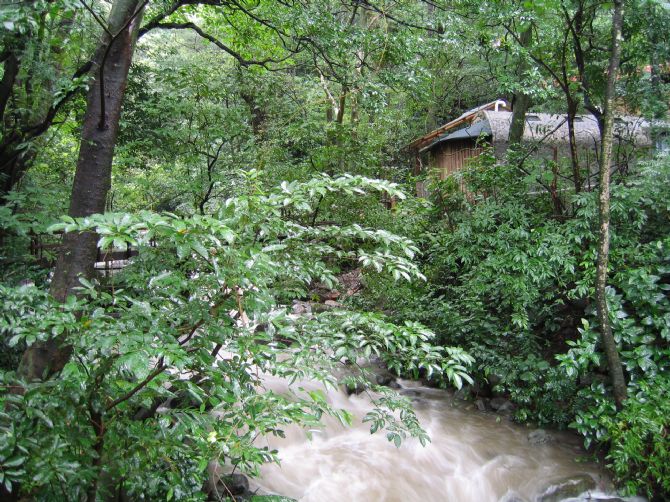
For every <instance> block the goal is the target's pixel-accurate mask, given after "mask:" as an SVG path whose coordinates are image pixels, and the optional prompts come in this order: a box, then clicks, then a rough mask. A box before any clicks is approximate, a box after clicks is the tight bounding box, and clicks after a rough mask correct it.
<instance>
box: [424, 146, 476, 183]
mask: <svg viewBox="0 0 670 502" xmlns="http://www.w3.org/2000/svg"><path fill="white" fill-rule="evenodd" d="M482 151H483V149H482V148H481V147H478V146H476V144H475V141H474V140H459V141H450V142H448V143H443V144H442V145H440V146H439V147H438V148H436V149H435V151H434V153H433V154H432V165H433V167H435V168H437V169H439V170H440V179H445V178H446V177H447V176H449V175H451V174H454V173H455V172H457V171H460V170H461V169H463V167H464V166H465V164H466V161H467V160H468V159H470V158H472V157H477V156H478V155H479V154H481V153H482Z"/></svg>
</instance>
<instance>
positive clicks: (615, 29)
mask: <svg viewBox="0 0 670 502" xmlns="http://www.w3.org/2000/svg"><path fill="white" fill-rule="evenodd" d="M622 24H623V0H615V1H614V13H613V15H612V46H611V54H610V62H609V69H608V71H607V87H606V90H605V108H604V114H603V127H602V130H601V149H602V150H601V156H600V239H599V243H598V263H597V269H596V309H597V312H598V321H599V322H600V335H601V339H602V344H603V348H604V350H605V354H606V356H607V365H608V368H609V374H610V378H611V379H612V388H613V392H614V400H615V402H616V405H617V408H619V409H620V408H621V407H622V404H623V401H624V400H625V399H626V382H625V380H624V375H623V367H622V366H621V360H620V359H619V352H618V349H617V345H616V341H615V340H614V336H613V335H612V326H611V324H610V319H609V312H608V309H607V296H606V290H605V288H606V286H607V265H608V258H609V244H610V229H609V226H610V168H611V163H612V137H613V127H614V98H615V95H616V88H615V86H616V79H617V70H618V67H619V61H620V59H621V27H622Z"/></svg>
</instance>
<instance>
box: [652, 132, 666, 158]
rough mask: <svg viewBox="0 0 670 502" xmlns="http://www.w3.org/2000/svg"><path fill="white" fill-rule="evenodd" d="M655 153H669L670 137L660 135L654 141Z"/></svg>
mask: <svg viewBox="0 0 670 502" xmlns="http://www.w3.org/2000/svg"><path fill="white" fill-rule="evenodd" d="M654 147H655V149H656V152H658V153H660V154H664V155H667V154H669V153H670V135H669V134H660V135H659V136H658V137H657V138H656V141H655V145H654Z"/></svg>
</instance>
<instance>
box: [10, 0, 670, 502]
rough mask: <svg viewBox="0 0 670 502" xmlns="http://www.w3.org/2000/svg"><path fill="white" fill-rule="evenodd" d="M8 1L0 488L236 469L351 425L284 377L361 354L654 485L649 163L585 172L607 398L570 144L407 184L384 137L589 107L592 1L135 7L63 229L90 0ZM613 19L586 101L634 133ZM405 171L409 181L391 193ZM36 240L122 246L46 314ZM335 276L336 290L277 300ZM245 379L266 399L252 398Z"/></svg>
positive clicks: (129, 489)
mask: <svg viewBox="0 0 670 502" xmlns="http://www.w3.org/2000/svg"><path fill="white" fill-rule="evenodd" d="M10 3H11V5H9V6H8V7H4V6H3V7H0V26H1V27H2V31H1V32H0V65H1V67H0V133H1V134H0V182H1V186H0V266H1V267H2V277H1V278H0V300H1V301H2V308H1V310H0V350H1V354H0V368H1V370H2V372H1V373H0V380H1V382H0V385H2V389H3V392H2V393H1V394H0V490H4V492H2V493H0V496H7V497H9V496H10V492H11V494H12V496H17V497H18V496H26V497H32V498H35V499H39V500H76V499H82V500H83V499H88V500H91V501H93V500H96V499H102V498H103V497H106V496H109V495H115V496H118V497H121V496H128V497H130V498H131V499H133V498H134V499H141V498H144V499H146V500H161V499H167V500H170V499H174V500H201V499H203V498H204V497H206V495H205V494H204V492H203V482H204V481H205V480H206V478H207V465H208V463H210V462H211V461H220V462H221V464H225V465H226V466H230V467H231V468H232V467H233V466H234V467H239V468H241V469H243V470H244V471H245V472H247V473H249V474H251V475H253V474H254V473H256V472H257V469H258V467H259V466H260V465H261V464H262V463H264V462H268V461H274V460H276V459H277V458H278V456H277V452H276V451H271V450H269V449H268V448H264V447H261V446H259V443H258V441H256V439H257V438H258V437H261V436H263V435H279V436H281V435H282V434H283V430H284V429H285V428H286V427H287V426H288V425H289V424H300V425H303V426H305V427H317V426H318V423H319V421H320V419H321V418H322V417H323V416H324V415H326V414H330V415H334V416H336V417H337V418H339V419H340V421H342V422H343V423H345V424H346V423H348V422H350V421H351V420H353V419H354V417H351V416H349V415H348V414H347V413H346V412H344V411H342V410H338V409H333V408H332V407H331V406H330V405H329V403H328V399H327V395H326V394H325V393H323V392H321V391H313V390H309V391H308V390H306V389H308V388H309V389H311V387H309V386H308V385H307V382H309V381H316V382H320V383H322V384H323V385H324V386H325V388H332V387H334V386H336V385H338V384H340V383H344V384H347V385H349V386H350V387H354V388H356V387H359V386H368V385H369V379H368V378H365V377H366V376H369V375H366V371H365V370H364V369H360V368H359V369H360V370H361V371H362V372H363V374H362V375H360V374H358V373H355V374H357V375H358V376H355V377H354V376H351V375H349V376H346V377H345V378H343V379H342V381H340V382H338V381H337V380H336V378H335V377H334V376H333V375H334V374H337V371H334V370H335V369H337V368H339V369H341V368H342V367H345V368H349V369H351V368H356V367H357V366H358V365H359V362H360V360H361V359H370V358H371V357H374V358H375V359H377V360H379V361H380V362H381V363H383V364H384V365H385V366H387V367H388V368H389V369H391V370H392V371H394V372H395V373H397V374H398V375H402V376H406V377H411V378H427V379H431V380H432V381H433V383H435V384H438V385H442V386H446V385H448V384H453V385H454V386H456V387H459V388H460V387H461V386H462V385H466V390H467V391H468V392H469V395H470V396H472V397H473V398H474V397H476V396H479V395H482V396H491V395H500V396H505V397H507V398H509V399H510V400H511V401H512V402H513V403H514V405H515V411H514V419H516V420H517V421H520V422H533V423H537V424H541V425H547V426H554V427H561V428H572V429H574V430H576V431H577V432H578V433H579V434H581V435H582V436H583V437H584V440H585V444H586V446H587V447H590V448H593V449H594V450H595V451H597V452H598V453H602V454H603V457H604V458H605V459H606V462H607V463H608V465H609V466H610V467H611V470H612V472H613V474H614V477H615V478H616V480H617V481H618V482H619V483H620V485H621V487H622V488H623V489H625V490H626V491H627V492H629V493H640V494H645V495H647V496H648V497H649V498H651V499H658V500H663V499H665V498H667V497H669V496H670V473H669V472H668V467H667V466H668V460H670V459H668V448H669V445H668V427H669V424H668V413H669V412H670V409H669V408H668V407H669V406H670V405H669V403H670V401H669V400H668V392H670V383H669V382H670V373H669V371H670V368H669V366H670V300H669V296H668V290H670V265H669V260H670V205H669V203H668V201H670V161H669V160H668V157H667V155H666V156H662V155H659V156H658V157H657V158H656V159H654V160H648V159H649V158H651V157H652V155H651V154H650V152H649V151H645V152H643V151H642V150H640V151H636V150H635V149H633V150H632V151H631V152H629V154H630V155H631V156H632V157H635V156H638V157H640V158H642V157H644V158H645V159H647V160H645V161H644V162H643V161H639V162H637V163H636V162H630V163H628V162H622V163H621V165H617V166H615V167H616V169H615V171H614V178H613V187H612V194H611V209H612V211H611V212H612V215H611V216H612V223H611V231H612V240H611V254H610V267H609V268H610V274H609V282H608V285H609V286H608V292H609V298H608V301H609V309H610V313H611V323H612V328H613V333H614V337H615V340H616V342H617V344H618V349H619V353H620V357H621V359H622V363H623V368H624V371H625V376H626V379H627V384H628V394H629V399H628V400H627V401H626V402H625V405H624V406H623V409H621V410H617V409H616V407H615V403H614V400H613V399H612V389H611V386H610V381H609V378H608V376H609V371H608V367H607V361H606V360H605V357H604V354H603V350H602V348H603V347H602V341H601V337H600V326H599V325H598V321H597V317H596V313H595V305H594V300H595V294H594V282H595V272H596V259H597V256H596V255H597V251H596V250H597V240H598V197H597V188H598V187H597V182H596V181H595V180H596V178H597V176H596V175H597V173H596V172H595V171H593V170H594V169H597V165H596V164H597V157H598V156H597V155H595V156H594V157H595V158H596V161H595V164H593V165H590V166H585V165H578V162H577V163H576V161H575V160H574V159H572V158H569V155H568V154H567V153H565V152H564V151H563V150H561V154H560V156H559V155H558V152H557V153H556V158H552V159H551V160H549V159H541V158H540V157H541V156H540V155H536V152H535V151H533V149H532V148H531V149H530V150H529V149H528V146H527V145H521V146H519V147H518V148H515V149H511V150H510V151H509V152H508V154H507V157H506V158H502V157H501V156H500V153H499V152H498V153H497V155H498V156H497V157H496V153H495V152H494V150H493V149H489V148H485V149H484V152H483V153H482V154H481V155H480V156H479V157H478V158H477V159H476V160H473V161H472V162H470V163H469V164H468V167H467V169H465V170H463V171H461V172H460V173H457V174H456V175H454V176H451V177H447V178H446V179H439V177H438V176H435V173H433V172H430V170H429V169H428V170H427V169H425V161H427V160H428V159H427V158H425V155H424V159H423V160H424V165H423V167H424V169H423V170H421V172H420V173H418V172H417V170H416V168H417V165H416V164H415V162H416V159H413V158H410V157H411V155H408V153H409V152H408V149H407V147H406V146H407V144H408V143H410V141H411V140H412V139H414V138H416V137H417V136H420V135H422V134H424V133H426V132H428V131H430V130H432V129H434V128H435V127H437V126H439V125H441V124H443V123H444V122H446V121H448V120H451V119H454V118H456V117H458V116H459V115H461V113H462V112H463V111H465V110H469V109H471V108H474V107H476V106H479V105H481V104H482V103H486V102H489V101H492V100H494V99H497V98H500V97H505V98H508V100H509V101H511V102H517V100H518V98H519V96H521V95H524V96H526V97H528V98H529V99H530V100H531V110H532V111H537V112H554V113H557V114H561V115H565V116H566V120H568V119H569V118H570V117H571V116H572V117H573V118H574V114H576V113H591V114H593V116H594V117H596V119H598V120H600V119H601V118H602V115H603V111H604V110H603V108H602V105H603V102H604V97H605V75H606V69H607V66H608V57H609V51H608V49H607V48H608V47H609V45H610V42H611V40H610V38H611V35H610V33H611V31H610V27H611V5H610V3H608V2H599V1H591V0H561V1H558V0H544V1H535V2H527V1H516V0H514V1H512V0H510V1H508V0H504V1H503V0H496V1H488V2H481V1H479V0H477V1H473V0H454V1H442V0H431V1H423V0H421V1H419V0H400V1H393V2H390V1H386V0H370V1H352V2H348V1H340V0H315V1H310V2H300V1H296V2H293V1H281V2H274V1H265V0H259V1H254V2H246V1H238V0H221V1H218V0H215V1H212V0H175V1H174V2H173V1H169V2H168V1H159V0H151V1H147V2H140V3H138V4H137V5H138V6H139V8H138V10H137V12H135V16H136V19H141V26H140V29H139V40H138V42H137V44H136V47H137V48H136V49H135V52H134V53H133V52H132V50H131V46H132V45H133V44H132V43H130V44H129V45H128V46H126V47H124V48H125V49H126V50H128V51H129V52H128V53H129V54H131V57H132V66H131V69H130V74H129V77H128V78H127V89H126V91H125V96H124V99H123V113H122V116H121V119H120V122H119V124H118V125H119V135H118V138H115V139H114V142H115V145H114V146H115V150H114V156H113V166H112V176H111V180H98V181H100V182H101V183H103V184H104V183H109V185H110V187H111V188H110V190H109V191H108V192H105V193H106V199H104V198H103V199H104V200H103V202H106V204H105V207H106V211H107V212H106V213H105V214H89V215H88V216H86V217H84V218H72V217H68V216H63V215H65V214H67V213H68V205H69V203H70V202H71V200H75V199H77V198H82V197H83V198H85V197H86V196H87V194H82V193H71V186H72V181H73V179H74V177H75V166H76V165H77V163H78V160H77V159H78V152H79V151H80V146H81V137H82V132H83V130H84V129H85V127H86V126H85V124H84V117H85V115H86V114H87V113H89V112H91V111H93V112H97V111H98V107H99V106H100V103H97V102H96V103H94V104H93V105H91V106H89V105H87V103H86V99H84V96H85V94H86V92H87V91H88V90H90V89H91V88H94V83H95V78H96V77H100V78H101V75H102V71H99V70H98V69H97V68H94V69H93V70H91V62H92V61H93V59H94V57H95V53H96V47H98V51H99V50H100V48H102V49H106V47H105V46H104V43H105V40H106V37H112V38H114V35H115V34H110V33H107V32H108V27H107V25H106V21H105V20H106V18H107V15H108V14H109V11H110V5H111V4H115V5H120V4H121V2H119V0H115V2H103V1H98V0H93V1H90V2H83V1H82V2H74V1H71V0H53V1H51V0H49V1H47V0H35V1H28V2H10ZM625 11H626V16H625V20H624V26H623V35H624V37H623V41H622V50H623V58H622V63H621V65H620V68H619V75H620V78H619V80H618V82H617V93H618V100H617V106H618V110H617V112H618V113H619V112H620V113H622V114H624V113H625V114H636V115H640V116H644V117H645V118H649V119H651V118H653V119H661V118H663V117H665V116H666V115H667V111H668V97H669V90H670V77H669V73H668V66H667V61H668V60H670V42H669V41H668V33H670V29H669V27H670V10H669V9H668V7H667V2H658V1H655V0H626V2H625ZM523 34H530V40H529V41H527V42H524V41H523ZM101 43H102V44H103V45H102V46H100V45H99V44H101ZM122 87H124V86H122ZM103 101H104V100H103ZM100 113H102V112H100ZM566 114H567V115H566ZM654 124H655V125H654V128H653V129H654V131H653V133H654V134H656V123H654ZM103 130H108V129H104V128H103ZM666 132H667V131H666ZM654 139H656V140H659V141H660V140H662V139H663V136H654ZM594 141H596V138H594ZM661 142H662V141H661ZM666 142H667V136H666ZM110 157H111V155H110ZM79 160H80V162H79V164H80V165H86V162H85V161H86V160H88V159H84V162H82V161H81V159H79ZM109 161H110V163H111V162H112V159H111V158H110V159H109ZM410 173H412V174H410ZM417 181H420V182H422V183H425V186H427V187H428V192H429V194H430V195H429V196H428V197H427V198H419V197H415V196H413V195H409V194H412V193H413V192H414V189H415V182H417ZM406 194H407V196H406ZM101 207H102V206H101ZM62 232H65V233H67V234H68V236H72V235H80V234H81V233H82V232H97V234H98V236H99V242H98V244H99V246H100V247H101V249H102V250H103V251H105V250H106V251H110V250H111V251H114V250H116V251H121V250H126V249H128V246H131V247H132V248H133V249H135V250H137V251H138V254H137V256H135V257H134V258H133V259H132V260H131V261H130V264H129V265H128V266H127V267H125V268H124V269H123V270H121V271H119V272H117V273H113V274H109V275H106V276H102V275H101V274H96V275H94V276H90V277H82V278H81V279H80V281H79V282H77V283H76V285H75V286H76V287H75V288H74V289H72V288H70V289H71V291H70V293H73V294H70V295H69V296H68V299H67V300H66V301H65V302H64V303H58V302H56V300H55V299H54V298H53V297H52V296H51V294H50V293H49V287H50V285H51V282H50V281H51V280H52V278H53V277H54V275H53V271H54V269H56V268H58V267H61V269H62V268H64V267H66V266H67V257H65V258H66V259H65V260H64V261H61V262H59V264H56V263H55V258H56V257H57V255H58V253H59V245H60V243H61V240H62V235H61V233H62ZM63 264H65V265H63ZM358 269H360V270H362V273H363V286H364V287H363V289H362V291H357V294H353V295H351V296H349V295H347V294H343V295H342V298H345V297H346V299H344V300H342V302H341V304H337V303H336V304H335V305H329V306H327V307H324V306H323V305H322V306H321V307H320V308H321V309H322V310H323V311H320V312H315V313H314V314H310V315H297V314H293V313H291V305H292V302H293V301H302V302H307V301H309V300H311V299H313V298H312V297H313V295H314V289H315V288H322V289H323V288H325V289H329V290H332V289H338V288H339V289H340V290H344V289H346V284H342V283H341V282H338V277H339V278H341V277H342V275H343V274H344V273H347V272H350V271H352V270H353V271H358ZM341 292H342V293H345V291H341ZM52 293H53V291H52ZM48 341H51V342H57V345H60V346H62V347H64V348H67V350H66V352H67V358H66V359H67V363H66V364H65V366H64V368H62V370H60V371H57V372H56V374H54V375H51V374H49V375H46V374H45V375H39V377H43V378H42V380H40V379H39V378H37V379H36V380H35V381H24V380H22V379H21V375H22V374H23V373H21V372H19V371H17V368H18V367H19V362H20V361H21V360H22V355H24V354H25V353H26V351H27V350H29V349H35V348H36V347H45V345H43V344H45V343H46V342H48ZM24 363H25V361H24ZM274 377H279V378H283V379H285V380H287V381H290V382H291V389H290V390H289V391H287V392H275V391H272V390H269V389H265V388H264V385H265V384H264V378H274ZM372 390H373V391H374V392H372V393H371V398H372V401H371V407H370V412H369V413H368V414H367V415H366V416H364V417H357V418H358V419H362V420H364V421H366V422H368V423H369V424H370V427H371V430H372V431H377V430H382V429H384V430H385V433H386V435H387V437H388V439H389V440H390V441H391V442H392V443H394V444H396V445H400V443H401V442H402V441H403V440H404V439H405V438H407V437H416V438H418V439H419V441H420V442H421V443H425V442H426V441H428V440H429V438H428V437H427V435H426V433H425V431H424V430H423V429H422V426H421V424H419V423H418V422H417V419H416V416H415V415H414V412H413V411H412V407H411V405H410V402H409V401H408V400H407V399H403V398H401V397H400V396H399V395H397V394H396V393H395V392H394V391H392V390H390V389H388V388H385V387H380V386H372ZM464 393H465V392H464ZM465 394H467V393H465Z"/></svg>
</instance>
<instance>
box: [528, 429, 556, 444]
mask: <svg viewBox="0 0 670 502" xmlns="http://www.w3.org/2000/svg"><path fill="white" fill-rule="evenodd" d="M553 440H554V437H553V436H552V435H551V434H549V433H548V432H547V431H545V430H544V429H537V430H534V431H532V432H531V433H529V434H528V442H529V443H530V444H546V443H551V442H552V441H553Z"/></svg>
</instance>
